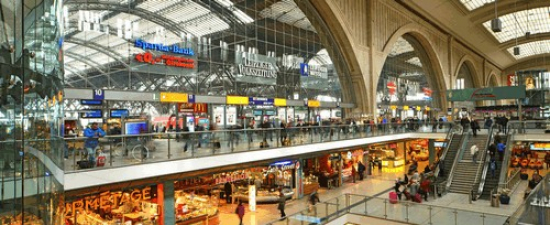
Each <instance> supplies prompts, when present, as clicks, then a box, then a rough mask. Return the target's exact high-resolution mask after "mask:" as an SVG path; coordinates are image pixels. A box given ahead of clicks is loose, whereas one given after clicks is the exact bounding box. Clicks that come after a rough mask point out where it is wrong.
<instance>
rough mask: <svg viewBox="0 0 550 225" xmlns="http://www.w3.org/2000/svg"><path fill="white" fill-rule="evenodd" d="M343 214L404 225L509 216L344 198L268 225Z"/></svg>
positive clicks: (479, 221) (498, 219)
mask: <svg viewBox="0 0 550 225" xmlns="http://www.w3.org/2000/svg"><path fill="white" fill-rule="evenodd" d="M346 214H354V215H361V216H369V217H375V218H380V219H387V220H393V221H398V222H404V223H407V224H455V225H459V224H504V223H505V222H506V220H507V219H508V217H509V216H507V215H499V214H491V213H483V212H477V211H470V210H461V209H455V208H449V207H444V206H434V205H426V204H417V203H413V202H408V201H399V202H397V203H395V204H392V203H390V201H389V199H386V198H379V197H371V196H363V195H355V194H344V195H340V196H338V197H335V198H333V199H330V200H328V201H326V202H322V203H318V204H316V205H315V206H313V207H311V208H308V209H304V210H302V211H299V212H297V213H294V214H291V215H287V216H286V217H285V218H282V219H280V220H277V221H273V222H270V223H267V224H268V225H290V224H326V223H329V222H330V221H333V220H335V219H337V218H339V217H341V216H344V215H346Z"/></svg>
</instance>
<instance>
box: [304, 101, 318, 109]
mask: <svg viewBox="0 0 550 225" xmlns="http://www.w3.org/2000/svg"><path fill="white" fill-rule="evenodd" d="M307 106H308V107H311V108H319V107H321V102H320V101H316V100H307Z"/></svg>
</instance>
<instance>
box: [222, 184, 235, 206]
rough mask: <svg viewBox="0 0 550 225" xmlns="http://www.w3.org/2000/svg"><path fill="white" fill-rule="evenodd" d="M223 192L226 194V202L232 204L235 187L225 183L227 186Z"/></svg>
mask: <svg viewBox="0 0 550 225" xmlns="http://www.w3.org/2000/svg"><path fill="white" fill-rule="evenodd" d="M223 191H224V192H225V202H226V203H227V204H230V203H231V195H232V194H233V187H232V186H231V183H229V182H225V185H224V186H223Z"/></svg>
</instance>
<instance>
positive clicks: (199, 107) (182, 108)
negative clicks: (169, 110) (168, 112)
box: [178, 102, 208, 113]
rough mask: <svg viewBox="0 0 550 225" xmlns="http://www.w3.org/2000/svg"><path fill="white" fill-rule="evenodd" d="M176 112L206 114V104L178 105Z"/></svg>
mask: <svg viewBox="0 0 550 225" xmlns="http://www.w3.org/2000/svg"><path fill="white" fill-rule="evenodd" d="M178 112H188V113H207V112H208V104H206V103H190V102H188V103H178Z"/></svg>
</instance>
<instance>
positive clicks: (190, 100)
mask: <svg viewBox="0 0 550 225" xmlns="http://www.w3.org/2000/svg"><path fill="white" fill-rule="evenodd" d="M187 102H189V103H195V95H188V96H187Z"/></svg>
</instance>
